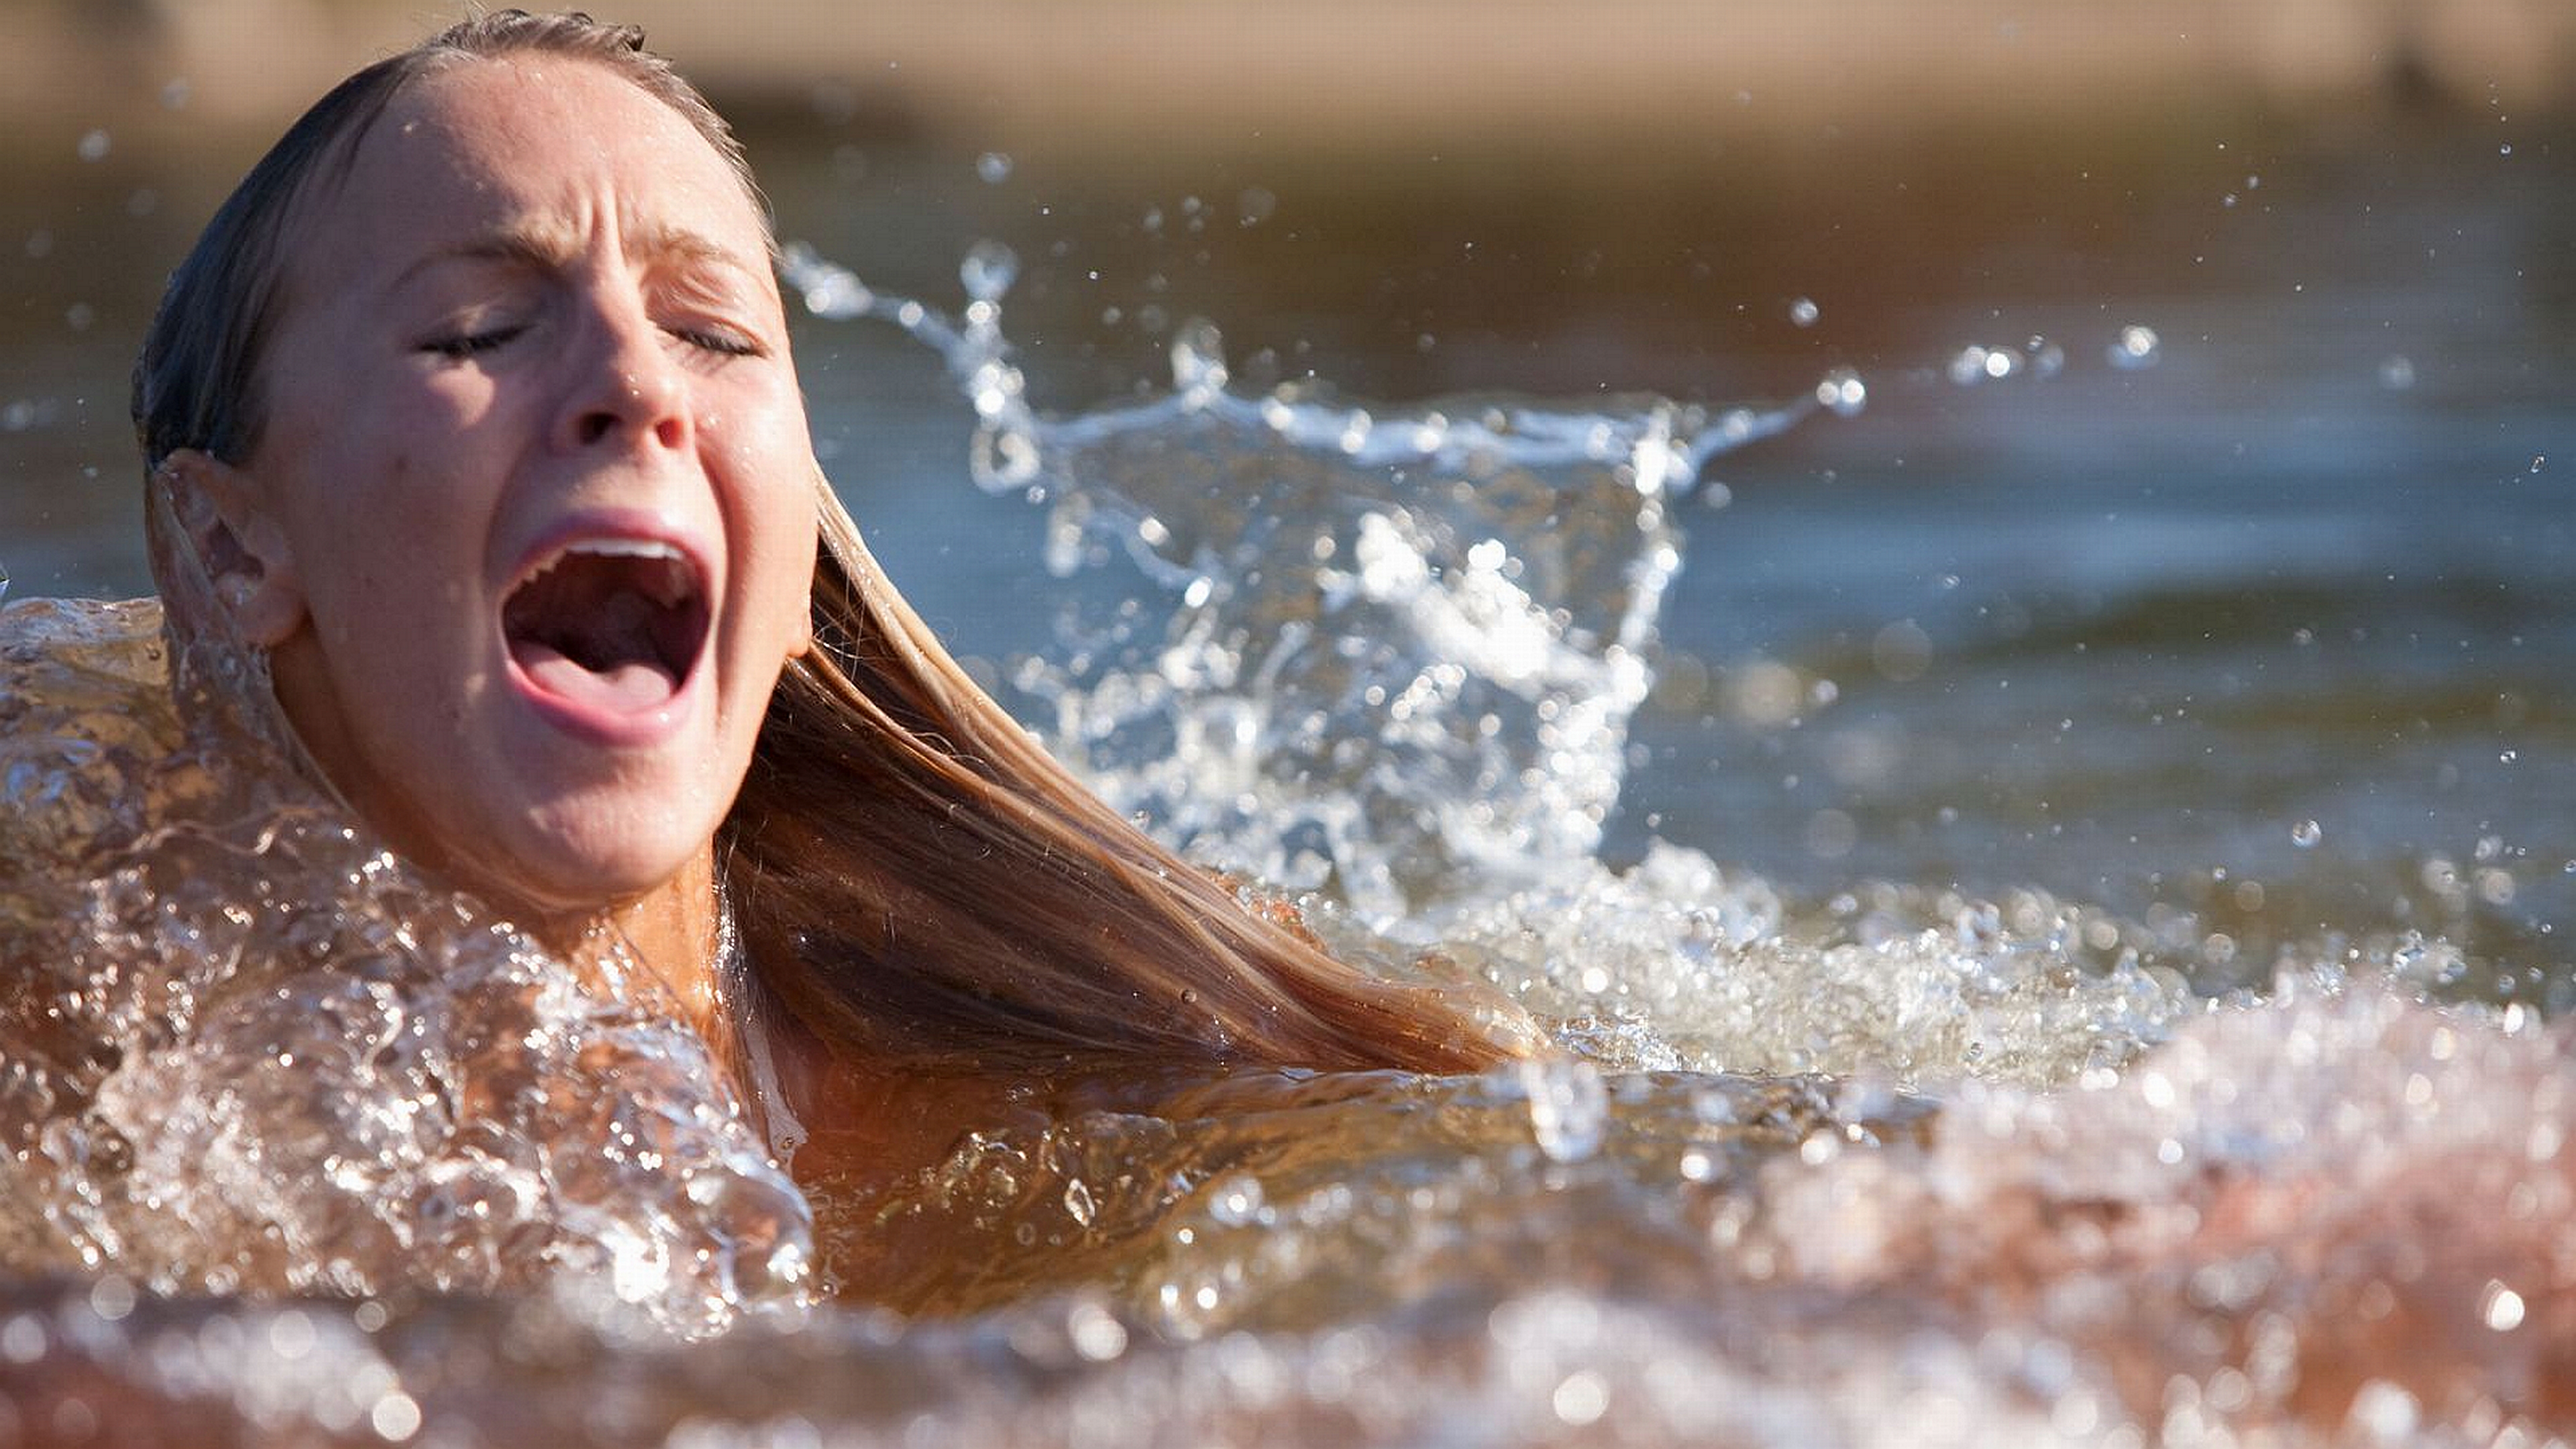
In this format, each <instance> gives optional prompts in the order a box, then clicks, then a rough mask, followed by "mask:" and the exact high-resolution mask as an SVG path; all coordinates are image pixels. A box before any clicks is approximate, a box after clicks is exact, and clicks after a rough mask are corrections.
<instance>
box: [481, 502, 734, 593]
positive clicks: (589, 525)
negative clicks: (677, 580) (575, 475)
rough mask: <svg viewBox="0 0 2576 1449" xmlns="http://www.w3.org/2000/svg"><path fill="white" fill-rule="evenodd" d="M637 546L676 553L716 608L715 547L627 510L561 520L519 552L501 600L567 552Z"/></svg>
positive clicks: (666, 523)
mask: <svg viewBox="0 0 2576 1449" xmlns="http://www.w3.org/2000/svg"><path fill="white" fill-rule="evenodd" d="M639 544H645V545H655V544H657V545H660V546H661V547H663V548H667V549H670V550H671V551H672V552H674V553H677V554H678V555H679V556H680V558H681V560H682V562H684V563H686V564H687V565H688V569H689V573H690V575H691V576H692V577H693V578H694V579H695V580H696V582H697V586H698V595H699V597H700V598H701V599H702V600H704V601H705V603H706V606H707V609H708V611H709V612H710V613H713V612H714V609H715V603H716V599H717V597H718V595H717V590H716V576H715V569H714V568H713V567H712V566H711V564H710V562H709V560H710V558H711V556H712V551H711V550H710V549H708V547H707V546H706V544H705V543H704V542H703V541H702V540H700V539H699V538H698V536H697V535H696V534H694V533H691V532H690V531H689V530H687V529H685V528H681V527H679V526H677V525H675V524H673V523H672V522H671V521H670V520H669V519H667V518H664V517H663V516H661V515H660V514H656V513H648V512H645V511H643V510H640V509H628V508H598V509H585V510H583V511H582V512H579V513H574V514H571V515H568V516H566V517H564V518H562V519H559V520H557V521H556V522H555V523H554V524H553V525H552V526H551V527H549V528H547V529H546V530H545V532H543V533H541V534H539V535H538V536H537V539H536V541H535V542H534V543H532V544H530V545H529V546H528V548H527V550H526V551H525V552H523V553H521V554H520V555H519V561H518V565H517V566H516V567H515V568H513V569H512V570H511V571H510V579H509V582H508V583H507V584H506V585H504V586H503V588H502V590H501V598H502V599H503V600H504V601H505V602H506V601H507V600H508V599H509V597H510V596H511V595H512V594H514V593H517V592H518V591H519V589H520V588H521V587H522V586H523V585H525V584H526V583H527V582H528V581H529V580H530V579H533V578H535V577H536V576H537V575H538V573H540V572H542V571H543V570H544V569H545V568H546V567H548V566H549V565H551V564H553V563H554V562H556V561H557V560H559V559H561V558H562V557H563V556H564V555H566V554H568V553H573V552H575V551H588V552H593V553H607V554H614V553H632V552H636V551H637V549H636V548H635V547H634V546H635V545H639Z"/></svg>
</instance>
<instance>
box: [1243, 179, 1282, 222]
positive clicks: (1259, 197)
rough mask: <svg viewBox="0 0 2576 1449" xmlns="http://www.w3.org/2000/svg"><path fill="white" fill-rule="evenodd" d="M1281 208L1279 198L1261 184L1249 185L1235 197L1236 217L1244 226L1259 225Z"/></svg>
mask: <svg viewBox="0 0 2576 1449" xmlns="http://www.w3.org/2000/svg"><path fill="white" fill-rule="evenodd" d="M1278 210H1279V198H1278V197H1277V196H1276V195H1274V194H1272V193H1271V192H1270V191H1268V190H1267V189H1265V188H1263V187H1259V186H1247V187H1245V188H1244V189H1243V190H1242V192H1241V193H1239V194H1238V195H1236V197H1235V198H1234V219H1235V221H1236V222H1237V223H1238V224H1240V225H1243V226H1259V225H1261V224H1262V223H1263V222H1265V221H1268V220H1269V219H1270V218H1271V215H1272V214H1273V213H1275V212H1277V211H1278Z"/></svg>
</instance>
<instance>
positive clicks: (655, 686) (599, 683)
mask: <svg viewBox="0 0 2576 1449" xmlns="http://www.w3.org/2000/svg"><path fill="white" fill-rule="evenodd" d="M510 652H511V654H512V655H514V656H515V657H516V658H517V659H518V661H519V667H520V668H521V669H523V670H525V671H527V675H528V678H529V679H531V680H533V681H535V682H536V686H537V687H538V688H539V689H542V690H544V691H545V692H546V693H548V694H553V695H560V696H562V697H563V698H565V699H569V700H574V701H577V702H579V703H582V704H587V705H590V706H592V707H594V708H598V709H606V710H614V711H616V712H617V713H620V714H632V713H636V712H638V711H641V710H648V709H651V708H653V707H655V706H656V705H660V704H665V703H668V702H669V700H670V698H671V696H672V695H673V694H676V693H678V692H679V688H680V682H679V681H678V680H676V679H673V678H672V677H671V671H669V670H668V669H665V668H663V667H662V666H661V665H659V664H652V663H645V662H643V661H641V660H629V661H625V662H622V663H617V664H611V665H608V666H607V667H605V668H601V669H587V668H584V667H583V666H581V665H580V664H578V663H575V662H574V661H573V660H572V659H571V658H570V657H569V656H567V655H566V654H564V652H563V651H562V650H559V649H557V648H555V647H554V646H553V645H551V644H548V643H545V642H544V641H542V640H538V639H519V640H514V641H512V643H511V648H510Z"/></svg>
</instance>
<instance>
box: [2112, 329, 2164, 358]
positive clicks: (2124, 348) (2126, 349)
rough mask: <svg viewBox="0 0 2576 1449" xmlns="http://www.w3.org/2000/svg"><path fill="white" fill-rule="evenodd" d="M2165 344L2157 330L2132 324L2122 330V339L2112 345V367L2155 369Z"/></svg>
mask: <svg viewBox="0 0 2576 1449" xmlns="http://www.w3.org/2000/svg"><path fill="white" fill-rule="evenodd" d="M2163 346H2164V344H2163V342H2162V340H2161V339H2159V338H2158V337H2157V336H2156V329H2154V328H2152V327H2144V326H2140V325H2139V324H2137V323H2135V322H2132V323H2130V324H2129V325H2128V326H2126V327H2123V328H2121V329H2120V339H2119V340H2118V341H2117V342H2114V343H2112V344H2111V351H2110V357H2111V365H2112V366H2113V367H2121V368H2141V367H2153V366H2155V365H2156V362H2157V360H2158V358H2159V357H2160V356H2161V355H2162V352H2163Z"/></svg>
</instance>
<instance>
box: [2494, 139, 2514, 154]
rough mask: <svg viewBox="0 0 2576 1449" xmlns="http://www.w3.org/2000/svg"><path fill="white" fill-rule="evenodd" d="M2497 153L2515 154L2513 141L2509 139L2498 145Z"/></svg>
mask: <svg viewBox="0 0 2576 1449" xmlns="http://www.w3.org/2000/svg"><path fill="white" fill-rule="evenodd" d="M2496 154H2497V155H2499V156H2510V155H2512V154H2513V143H2512V142H2511V141H2507V142H2505V143H2504V144H2503V145H2501V146H2498V147H2496Z"/></svg>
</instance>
